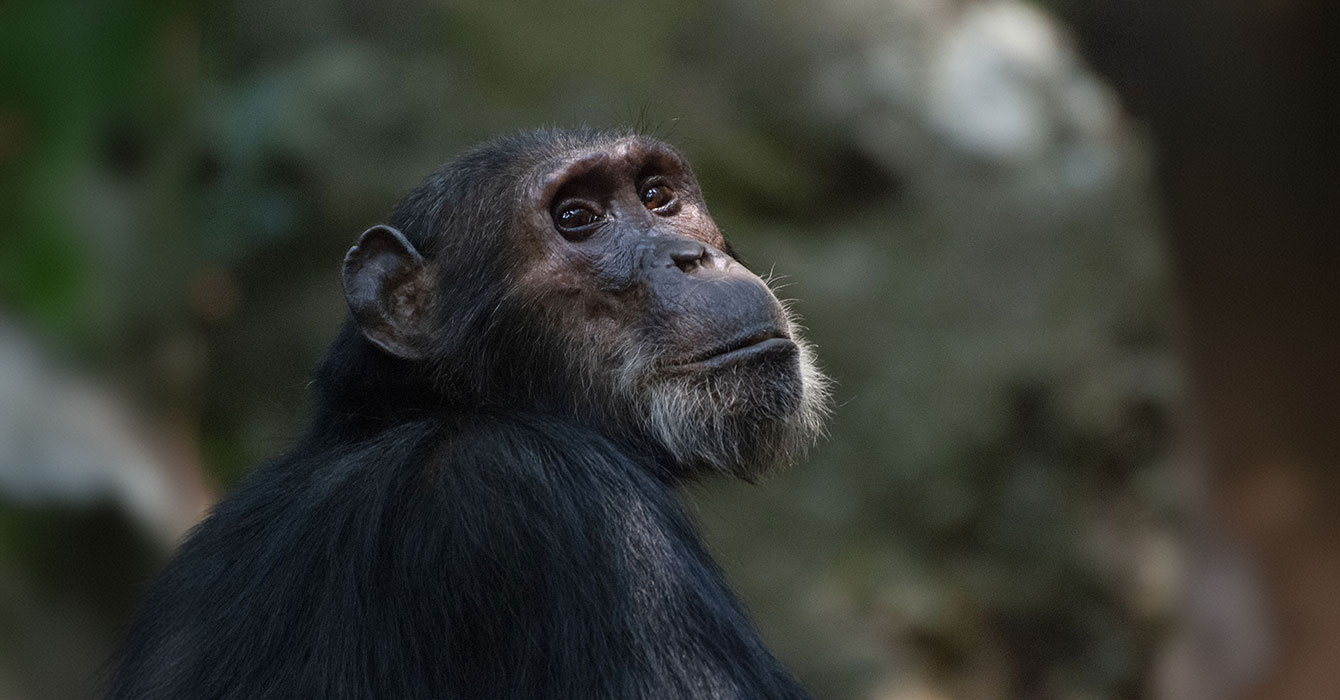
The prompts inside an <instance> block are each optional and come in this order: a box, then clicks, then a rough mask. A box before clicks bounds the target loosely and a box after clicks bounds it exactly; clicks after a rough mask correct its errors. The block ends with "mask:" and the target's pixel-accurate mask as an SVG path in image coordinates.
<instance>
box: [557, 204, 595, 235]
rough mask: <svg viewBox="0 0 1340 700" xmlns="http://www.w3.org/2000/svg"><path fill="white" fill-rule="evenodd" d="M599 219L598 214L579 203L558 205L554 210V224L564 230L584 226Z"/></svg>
mask: <svg viewBox="0 0 1340 700" xmlns="http://www.w3.org/2000/svg"><path fill="white" fill-rule="evenodd" d="M599 220H600V215H599V214H597V213H595V212H594V211H592V210H591V208H590V207H585V206H582V205H580V204H574V205H570V206H565V207H560V208H558V209H557V210H555V212H554V224H555V225H556V226H558V227H559V228H561V229H563V230H565V231H574V230H577V229H580V228H585V227H587V226H590V225H591V224H594V223H595V222H597V221H599Z"/></svg>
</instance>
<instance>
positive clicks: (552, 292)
mask: <svg viewBox="0 0 1340 700" xmlns="http://www.w3.org/2000/svg"><path fill="white" fill-rule="evenodd" d="M343 281H344V290H345V294H346V297H347V300H348V303H349V308H350V311H351V312H352V313H351V318H350V320H349V321H348V322H346V324H345V326H344V327H343V329H342V330H341V331H340V333H339V335H338V337H337V338H336V339H335V341H334V342H333V343H332V345H331V346H330V348H329V350H328V351H327V352H326V354H325V356H324V358H323V359H322V360H321V361H320V364H319V365H318V367H317V370H316V378H315V382H314V384H315V389H316V394H317V401H316V409H315V415H314V417H313V419H312V421H311V424H310V427H309V428H308V429H307V431H306V432H305V434H304V435H303V436H302V437H301V438H300V439H299V440H298V442H297V444H296V446H295V447H293V448H292V450H291V451H289V452H288V453H287V454H285V455H283V456H281V457H279V458H277V459H275V460H273V461H271V462H269V463H266V464H264V465H263V466H261V467H260V468H259V469H257V470H256V472H255V473H254V474H253V475H252V476H251V477H250V478H249V479H248V480H247V481H246V482H245V483H243V484H242V485H241V486H240V487H239V488H238V489H237V490H236V491H235V492H234V493H233V494H232V495H230V496H229V497H228V498H227V499H225V500H224V501H223V502H222V503H220V504H219V505H218V507H216V508H215V509H214V512H213V513H212V514H211V515H210V516H209V518H208V519H206V520H205V521H204V522H203V523H202V524H201V525H200V526H199V527H197V528H196V529H195V531H194V532H193V533H192V534H191V535H190V537H189V538H188V539H187V540H186V542H185V543H184V544H183V545H182V546H181V549H180V551H179V552H178V553H177V555H176V557H175V558H174V559H173V560H172V561H171V562H170V563H169V564H168V566H167V567H166V569H165V570H164V571H163V573H162V575H161V576H160V577H159V578H158V579H157V581H155V582H154V583H153V585H152V586H151V587H150V589H149V591H148V594H147V597H146V599H145V601H144V603H143V606H142V608H141V609H140V611H139V612H138V614H137V616H136V618H135V620H134V621H133V623H132V624H131V626H130V629H129V631H128V634H127V637H126V640H125V643H124V646H123V648H122V651H121V652H120V654H119V656H118V659H117V660H116V662H115V666H114V668H113V670H112V671H111V673H110V677H109V679H108V680H109V685H110V689H109V694H108V697H109V698H113V699H116V700H123V699H124V700H130V699H132V698H134V699H159V698H178V699H185V698H191V699H193V700H207V699H213V698H229V699H238V700H241V699H246V700H257V699H265V698H276V699H277V698H285V699H289V698H331V699H347V700H354V699H358V700H364V699H367V698H378V699H380V698H396V699H400V698H415V699H423V700H441V699H452V698H462V699H469V700H475V699H480V698H566V699H587V698H721V699H726V698H750V699H755V698H806V697H809V696H808V695H807V694H806V693H805V691H804V690H802V689H801V688H800V686H799V685H798V684H797V683H796V681H795V680H794V678H793V677H792V676H791V675H790V673H789V672H788V671H787V670H786V669H785V668H784V667H783V666H782V665H781V664H780V663H779V662H778V661H777V660H776V659H775V658H773V656H772V655H771V654H770V653H769V652H768V650H767V649H766V648H764V646H763V643H762V642H761V640H760V638H759V635H758V633H757V631H756V630H755V628H754V626H753V624H752V623H751V622H750V619H749V617H748V615H747V614H746V612H745V611H744V610H743V608H742V607H741V605H740V603H739V602H738V601H737V600H736V599H735V597H734V596H733V595H732V593H731V592H730V590H729V589H728V588H727V587H726V583H725V582H724V580H723V578H722V574H721V571H720V570H719V569H718V568H717V567H716V565H715V564H714V563H713V562H712V560H711V558H710V557H709V556H708V554H707V553H706V551H704V547H703V545H702V543H701V542H700V541H699V539H698V537H697V536H696V534H695V532H694V528H693V525H692V523H691V521H690V518H689V517H688V516H687V515H686V513H685V511H684V508H683V507H682V505H681V503H680V501H679V498H678V496H677V493H676V486H677V485H679V484H681V483H683V482H684V481H685V480H688V479H692V478H694V477H697V476H700V475H704V474H709V473H726V474H732V475H735V476H738V477H742V478H744V479H749V480H752V479H754V478H756V477H757V476H759V475H761V474H762V473H764V472H765V471H766V470H768V469H769V468H771V467H773V466H774V465H777V464H779V463H785V462H789V461H792V460H794V459H795V458H797V457H798V456H799V455H800V453H802V452H803V451H804V450H805V449H806V448H808V447H809V445H810V444H812V443H813V441H814V439H815V438H816V437H817V435H818V434H819V432H820V431H821V430H822V423H823V416H824V413H825V411H826V398H825V386H824V384H825V382H824V379H823V377H822V376H821V375H820V374H819V372H818V371H817V370H815V368H814V364H813V361H812V359H811V353H810V350H809V348H808V346H807V345H806V344H805V343H804V342H803V341H802V340H801V339H800V337H799V336H798V335H797V332H796V326H795V324H794V323H793V322H792V320H791V319H790V317H789V315H788V313H787V311H786V309H785V308H784V307H783V305H782V304H780V303H779V302H778V301H777V299H776V297H775V296H774V295H773V294H772V292H771V291H770V290H769V288H768V287H767V285H766V284H765V283H764V282H763V281H762V280H760V279H759V278H758V277H757V276H756V275H754V274H753V273H751V272H749V271H748V270H747V269H745V267H744V266H743V265H742V264H741V263H740V262H738V260H737V259H736V256H735V255H734V254H733V253H732V252H731V248H730V246H729V244H728V243H727V242H726V241H725V239H724V238H723V237H722V234H721V232H720V231H719V230H718V229H717V227H716V225H715V224H714V223H713V221H712V219H711V217H709V216H708V213H707V208H706V206H705V205H704V203H703V198H702V194H701V191H700V189H699V186H698V182H697V180H696V179H695V178H694V176H693V173H692V171H691V170H690V169H689V165H688V163H687V162H685V160H684V158H683V157H682V156H681V155H680V154H679V153H677V152H676V151H675V150H673V149H672V148H670V147H669V146H667V145H665V144H664V143H661V142H660V141H657V140H655V139H652V138H649V137H645V136H640V135H636V134H632V133H611V132H598V131H594V130H580V131H572V132H569V131H558V130H542V131H537V132H533V133H527V134H522V135H517V136H512V137H507V138H502V139H500V140H497V141H495V142H492V143H489V144H486V145H483V146H480V147H477V148H475V149H474V150H471V151H469V152H467V153H465V154H464V155H462V156H460V157H458V158H457V159H456V160H455V161H454V162H451V163H448V164H447V165H446V166H444V167H443V168H442V169H440V170H439V171H438V172H436V173H435V174H433V175H432V176H431V177H430V178H429V179H428V180H427V181H426V182H425V183H423V184H422V185H420V186H419V187H418V188H416V189H415V190H413V191H412V192H410V193H409V195H407V196H406V197H405V199H404V200H403V201H402V202H401V203H400V204H399V205H398V206H397V208H396V210H395V212H394V214H393V216H392V217H391V224H390V225H378V226H373V227H372V228H370V229H368V230H367V231H365V232H364V233H363V234H362V237H361V238H359V240H358V243H357V245H355V246H354V247H353V248H352V249H350V251H349V253H348V255H347V256H346V258H345V260H344V269H343Z"/></svg>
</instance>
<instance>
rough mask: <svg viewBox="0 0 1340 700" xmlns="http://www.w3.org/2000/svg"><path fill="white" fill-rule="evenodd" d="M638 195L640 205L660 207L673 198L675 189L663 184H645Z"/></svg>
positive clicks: (650, 207)
mask: <svg viewBox="0 0 1340 700" xmlns="http://www.w3.org/2000/svg"><path fill="white" fill-rule="evenodd" d="M638 196H639V197H640V198H641V199H642V206H645V207H646V208H648V209H660V208H661V207H663V206H665V205H667V204H669V203H670V202H671V201H672V200H673V199H674V198H675V191H674V190H672V189H670V188H669V187H666V186H665V185H647V186H646V187H643V188H642V191H641V192H640V193H638Z"/></svg>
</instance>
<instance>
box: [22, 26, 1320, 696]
mask: <svg viewBox="0 0 1340 700" xmlns="http://www.w3.org/2000/svg"><path fill="white" fill-rule="evenodd" d="M1337 26H1340V23H1337V22H1336V10H1335V9H1334V7H1333V4H1332V3H1327V2H1324V0H1311V1H1310V0H1288V1H1284V0H1255V1H1248V0H1225V1H1224V2H1220V3H1203V2H1192V1H1191V0H1168V1H1167V2H1164V3H1161V4H1155V3H1141V2H1136V1H1134V0H1120V1H1118V2H1112V1H1110V0H1050V1H1048V2H1037V3H1030V2H1022V1H1019V0H981V1H971V0H835V1H834V2H829V3H818V2H803V1H801V0H779V1H777V2H760V1H759V0H681V1H680V2H674V3H630V4H627V5H612V6H611V5H605V4H598V3H593V2H592V3H584V2H574V3H552V2H550V3H544V2H527V3H495V2H480V1H470V0H465V1H462V2H446V1H443V0H390V1H388V2H382V3H376V4H374V3H363V2H355V1H353V0H288V1H286V2H279V1H274V0H271V1H264V0H204V1H201V2H194V3H186V4H183V3H177V2H165V1H156V0H126V1H123V2H115V3H114V2H105V3H94V2H67V1H64V0H52V1H36V0H8V1H6V2H0V698H4V699H6V700H10V699H12V700H58V699H66V698H90V697H93V696H94V694H95V689H96V687H97V682H98V681H97V679H98V674H99V673H100V671H101V668H102V664H103V662H104V659H105V658H106V656H107V654H108V653H109V652H110V650H111V648H112V646H113V645H114V643H115V640H116V638H117V636H118V634H119V631H120V630H121V629H122V628H123V626H124V625H125V624H126V621H127V618H128V616H129V615H130V613H131V611H132V609H133V606H134V604H135V601H136V600H137V598H138V596H139V595H140V592H141V591H142V590H143V588H144V585H145V583H146V582H147V580H148V579H149V578H150V577H151V576H152V575H153V573H154V572H155V571H156V569H157V568H158V567H159V566H161V565H162V564H163V562H164V561H165V560H166V558H167V557H168V556H169V555H170V552H171V549H172V547H173V546H174V544H175V543H176V542H177V541H179V539H180V537H181V536H182V535H183V533H184V532H185V531H186V529H187V528H189V527H190V526H191V525H192V524H193V523H194V522H196V521H197V520H198V519H199V518H200V517H201V516H202V515H203V513H204V512H205V511H206V510H207V509H208V507H209V506H210V505H211V504H212V503H213V502H214V501H215V500H216V499H217V498H218V497H219V496H220V494H221V493H223V492H225V491H226V490H227V489H228V488H230V487H231V486H233V485H235V484H236V483H237V482H238V480H240V479H241V478H243V477H244V476H245V475H246V474H247V473H248V470H249V469H251V468H252V467H253V466H254V465H255V464H256V463H257V462H259V461H260V460H262V459H264V458H266V457H268V456H271V455H274V454H276V453H278V452H280V451H282V450H283V449H285V447H286V445H288V444H289V442H290V440H292V439H293V438H294V437H296V435H297V434H298V433H299V431H300V430H301V429H302V426H303V421H304V414H305V411H306V409H307V406H308V402H309V397H308V395H307V378H308V371H309V369H310V367H311V366H312V365H313V363H314V362H315V360H316V358H317V357H318V355H319V353H320V352H321V350H322V349H323V347H324V345H325V343H326V342H327V341H328V340H329V339H330V338H331V337H332V335H333V333H334V330H335V329H336V327H337V325H338V324H339V322H340V321H341V319H342V318H343V315H344V314H345V313H346V312H345V309H344V304H343V300H342V296H341V292H340V289H339V283H338V274H337V270H338V266H339V262H340V260H341V257H342V255H343V252H344V250H345V249H346V248H347V247H348V246H349V245H350V244H351V243H352V241H353V240H354V238H355V237H356V236H357V234H358V233H359V232H361V231H362V230H363V229H364V228H366V227H367V226H369V225H370V224H373V223H376V222H379V221H382V220H384V218H385V216H386V215H387V213H388V212H389V209H390V207H391V206H392V204H393V203H394V201H395V199H396V198H397V197H398V196H399V195H400V194H402V193H403V192H405V191H406V190H407V189H408V188H410V187H411V186H413V185H414V184H416V183H417V182H418V181H419V180H420V179H422V178H423V177H424V176H425V175H426V174H427V173H428V172H430V171H431V170H432V169H433V168H434V167H436V166H437V165H438V164H439V163H441V162H442V161H445V160H446V159H448V158H450V157H451V156H452V155H454V154H456V153H458V152H459V151H461V150H462V149H464V148H466V147H468V146H469V145H471V144H474V143H476V142H478V141H480V140H483V139H486V138H489V137H491V136H495V135H498V134H502V133H506V132H509V131H514V130H518V129H524V128H531V127H535V126H541V125H559V126H572V125H578V124H590V125H594V126H628V125H639V126H640V127H641V128H643V129H644V130H646V131H648V132H650V133H652V134H654V135H657V136H660V137H662V138H664V139H666V140H669V141H671V142H672V143H674V144H676V145H678V146H679V147H680V148H681V149H682V150H683V151H684V152H685V153H686V154H687V155H688V157H689V159H690V160H691V161H692V162H693V163H694V165H695V168H696V169H697V171H698V175H699V177H700V179H701V181H702V184H703V188H704V190H705V192H706V196H707V199H708V203H709V204H710V206H711V208H712V212H713V214H714V215H715V217H716V218H717V221H718V223H719V224H720V225H721V226H722V228H723V230H725V231H726V232H727V235H729V236H731V237H732V238H733V240H734V241H735V243H736V246H737V248H738V249H739V250H740V251H741V252H742V253H743V255H744V256H745V258H746V259H747V260H748V261H749V262H750V263H751V264H752V266H753V267H754V268H755V269H757V270H761V271H767V270H772V271H775V272H776V273H777V274H778V275H784V276H786V279H787V283H788V284H789V286H787V287H786V289H785V293H786V294H788V295H790V296H792V297H793V298H795V299H796V300H797V301H796V308H797V309H798V311H799V312H800V313H801V314H802V315H803V316H804V318H805V320H806V324H807V326H808V327H809V329H810V336H811V337H812V339H813V340H814V341H815V342H816V344H817V346H818V348H819V354H820V358H821V360H822V362H823V364H824V366H825V367H826V368H827V369H828V371H829V372H830V373H831V374H832V375H833V377H834V378H835V379H836V380H837V382H838V384H837V391H836V394H837V398H838V401H839V407H838V409H837V412H836V415H835V418H834V420H833V424H832V431H831V432H832V436H831V439H830V440H828V441H827V442H825V443H824V444H822V445H821V446H820V447H819V448H818V449H816V450H815V451H814V452H813V453H812V455H811V458H810V459H809V460H807V461H806V462H805V463H804V464H802V465H800V466H798V467H796V468H794V469H792V470H791V471H789V472H788V473H786V474H783V475H780V476H777V477H775V478H773V479H771V480H770V481H768V482H766V483H765V484H764V485H763V486H761V487H751V486H746V485H740V484H734V483H726V482H716V481H714V482H709V483H704V484H701V485H698V486H696V487H695V488H694V489H693V490H692V492H691V493H690V498H691V501H692V508H693V511H694V513H695V515H696V517H697V518H698V520H699V522H700V523H701V524H702V526H703V528H704V530H705V535H706V538H707V540H708V541H709V544H710V546H711V548H712V549H713V551H714V553H715V555H716V556H717V558H718V559H719V561H720V562H721V563H722V565H723V566H724V567H725V569H726V571H727V573H728V575H729V577H730V579H731V581H732V582H733V584H734V585H735V586H736V588H737V589H738V591H739V592H740V594H741V596H742V597H743V599H744V600H745V602H746V603H747V604H748V606H749V607H750V609H751V610H752V611H753V613H754V614H755V616H756V618H757V619H758V621H759V624H760V626H761V628H762V631H763V633H764V635H765V637H766V638H767V640H768V641H769V643H770V644H771V645H772V647H773V648H774V650H775V651H776V652H777V654H778V655H779V656H780V657H781V658H782V659H783V660H784V661H785V662H786V663H787V664H788V665H789V666H790V667H791V668H792V669H793V670H794V671H795V673H796V674H797V675H798V676H799V677H800V679H801V680H802V682H803V683H804V684H805V685H806V686H807V687H808V688H809V689H810V690H811V692H812V693H813V694H814V695H815V696H816V697H817V698H821V699H830V698H831V699H847V698H850V699H870V700H949V699H953V700H976V699H983V700H986V699H993V698H1044V699H1050V698H1058V699H1074V700H1081V699H1082V700H1088V699H1094V700H1096V699H1100V698H1145V697H1152V698H1177V699H1181V698H1186V699H1190V700H1197V699H1202V698H1204V699H1210V698H1281V699H1292V698H1319V699H1320V698H1333V697H1334V694H1335V687H1336V686H1337V681H1338V680H1340V671H1337V669H1340V602H1338V601H1337V591H1340V515H1337V511H1336V510H1335V508H1334V506H1333V504H1334V503H1335V502H1336V497H1337V496H1340V471H1337V467H1338V466H1340V403H1338V402H1337V398H1336V397H1337V396H1340V369H1338V368H1337V361H1338V360H1340V230H1337V224H1336V222H1337V218H1338V217H1337V214H1340V210H1338V209H1337V195H1338V194H1340V179H1337V169H1336V163H1337V158H1340V153H1337V147H1336V137H1337V124H1340V120H1338V119H1337V116H1340V115H1337V113H1336V110H1335V107H1334V106H1333V105H1331V104H1330V101H1331V99H1332V98H1333V97H1334V94H1335V90H1334V87H1335V85H1337V84H1340V83H1338V82H1337V81H1336V78H1337V76H1336V72H1337V67H1338V66H1340V56H1338V55H1337V46H1340V41H1337V37H1336V33H1337V32H1336V27H1337Z"/></svg>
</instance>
